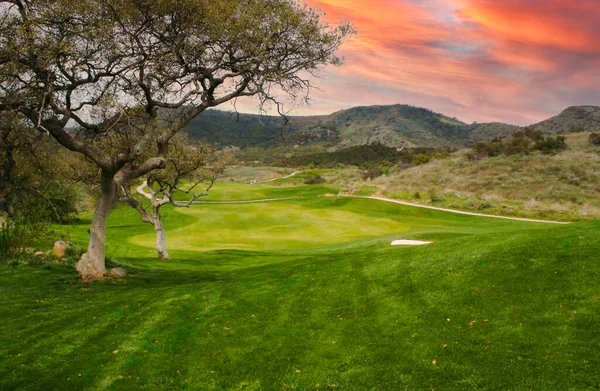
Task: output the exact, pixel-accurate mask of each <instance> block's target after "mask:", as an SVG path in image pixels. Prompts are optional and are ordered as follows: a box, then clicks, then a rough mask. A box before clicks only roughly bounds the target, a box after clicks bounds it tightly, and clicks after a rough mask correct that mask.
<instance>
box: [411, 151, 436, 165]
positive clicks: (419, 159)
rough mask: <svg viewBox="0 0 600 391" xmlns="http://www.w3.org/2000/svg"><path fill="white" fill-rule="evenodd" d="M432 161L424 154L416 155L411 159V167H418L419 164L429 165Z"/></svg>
mask: <svg viewBox="0 0 600 391" xmlns="http://www.w3.org/2000/svg"><path fill="white" fill-rule="evenodd" d="M431 159H433V156H431V155H428V154H426V153H418V154H416V155H414V156H413V157H412V164H413V166H420V165H421V164H425V163H429V162H430V161H431Z"/></svg>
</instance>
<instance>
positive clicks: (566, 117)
mask: <svg viewBox="0 0 600 391" xmlns="http://www.w3.org/2000/svg"><path fill="white" fill-rule="evenodd" d="M531 127H532V128H534V129H536V130H541V131H542V132H543V133H544V134H549V135H554V134H559V133H567V132H584V131H587V132H594V131H598V130H600V107H598V106H572V107H569V108H567V109H565V110H564V111H563V112H562V113H560V114H559V115H557V116H555V117H552V118H549V119H547V120H545V121H542V122H539V123H537V124H534V125H531Z"/></svg>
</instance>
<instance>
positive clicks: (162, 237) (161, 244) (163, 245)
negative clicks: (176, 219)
mask: <svg viewBox="0 0 600 391" xmlns="http://www.w3.org/2000/svg"><path fill="white" fill-rule="evenodd" d="M154 230H155V231H156V252H157V253H158V257H159V258H160V259H170V258H171V257H170V256H169V253H168V252H167V235H166V234H165V228H164V227H163V224H162V221H161V219H160V216H158V218H155V220H154Z"/></svg>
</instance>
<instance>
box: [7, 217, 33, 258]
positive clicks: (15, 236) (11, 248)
mask: <svg viewBox="0 0 600 391" xmlns="http://www.w3.org/2000/svg"><path fill="white" fill-rule="evenodd" d="M26 237H27V235H26V230H25V226H24V225H23V224H16V223H14V222H13V221H10V220H9V221H7V222H4V223H2V226H0V256H2V257H3V258H9V259H10V258H15V257H16V256H18V255H21V254H22V253H23V252H24V251H25V247H26V246H27V243H26V242H27V240H26Z"/></svg>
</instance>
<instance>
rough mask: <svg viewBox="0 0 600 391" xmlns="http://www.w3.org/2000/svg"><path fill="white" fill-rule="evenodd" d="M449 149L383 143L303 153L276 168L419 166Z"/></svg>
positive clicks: (285, 159)
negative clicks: (402, 146)
mask: <svg viewBox="0 0 600 391" xmlns="http://www.w3.org/2000/svg"><path fill="white" fill-rule="evenodd" d="M450 152H452V151H451V150H450V149H447V148H446V149H435V148H405V149H398V148H394V147H388V146H386V145H383V144H381V143H374V144H368V145H360V146H356V147H351V148H346V149H340V150H339V151H332V152H319V153H312V154H304V155H298V156H292V157H288V158H284V159H280V160H278V161H275V162H274V165H276V166H280V167H315V168H335V167H338V166H340V165H350V166H357V167H363V168H369V167H374V166H378V167H382V168H385V167H392V166H395V165H397V164H399V163H404V164H408V165H419V164H423V163H426V162H428V161H429V160H431V159H433V158H438V157H442V156H447V155H448V154H449V153H450Z"/></svg>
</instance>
